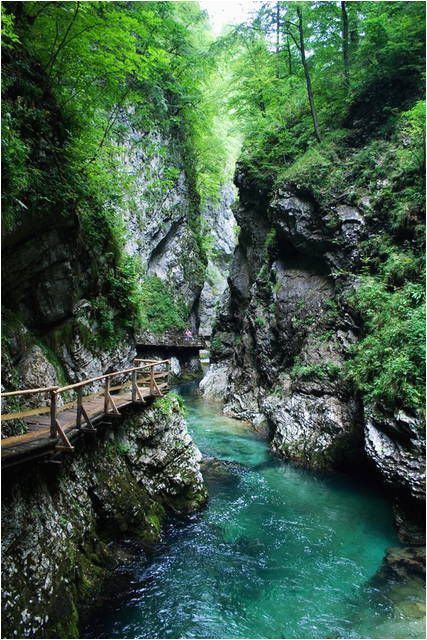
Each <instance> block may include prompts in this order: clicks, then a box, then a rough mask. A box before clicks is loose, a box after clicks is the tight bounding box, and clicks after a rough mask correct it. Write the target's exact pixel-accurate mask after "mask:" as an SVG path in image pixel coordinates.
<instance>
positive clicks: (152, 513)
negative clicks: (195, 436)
mask: <svg viewBox="0 0 427 640" xmlns="http://www.w3.org/2000/svg"><path fill="white" fill-rule="evenodd" d="M200 458H201V454H200V452H199V451H198V449H197V448H196V446H195V445H194V444H193V442H192V440H191V437H190V435H189V434H188V431H187V426H186V423H185V420H184V418H183V415H182V410H181V407H180V404H179V402H178V399H177V398H176V397H175V396H173V395H170V396H165V397H164V398H162V399H160V400H158V401H156V403H155V404H154V405H153V406H151V407H149V408H147V409H145V410H144V411H143V412H141V413H138V414H129V415H128V416H127V417H126V419H124V421H123V422H122V423H121V424H120V425H117V424H116V426H115V428H114V429H113V428H112V427H107V428H106V429H105V431H104V432H103V433H100V434H99V435H98V437H97V438H96V440H93V441H91V440H89V438H85V439H83V440H81V441H79V442H78V443H77V445H76V451H75V453H74V455H72V456H70V457H69V458H66V459H65V460H64V463H63V464H62V465H61V466H58V465H37V466H34V467H27V468H24V469H20V470H19V473H18V472H17V471H16V470H12V471H11V472H10V474H9V475H8V476H7V477H4V478H3V482H4V486H3V500H2V526H3V531H2V584H3V600H2V602H3V616H2V625H3V634H4V636H5V637H9V638H12V637H20V638H25V637H39V638H46V637H57V638H69V637H75V638H78V637H80V636H79V612H80V609H81V606H82V605H83V604H84V603H85V602H86V604H87V603H88V602H89V601H90V598H91V597H92V596H94V595H95V594H96V592H97V591H98V590H99V589H101V588H102V581H103V578H105V577H106V576H107V574H108V572H109V570H110V569H111V568H113V567H114V544H112V543H114V541H116V540H118V539H121V538H123V537H126V538H131V539H132V538H133V539H135V540H139V541H141V542H142V543H149V542H153V541H155V540H157V539H158V538H159V535H160V531H161V525H162V521H163V520H164V518H165V517H166V516H167V514H168V513H170V512H175V513H180V514H183V513H189V512H191V511H194V510H195V509H197V508H199V507H200V506H201V505H202V504H203V503H204V501H205V499H206V490H205V487H204V484H203V479H202V476H201V473H200V467H199V462H200Z"/></svg>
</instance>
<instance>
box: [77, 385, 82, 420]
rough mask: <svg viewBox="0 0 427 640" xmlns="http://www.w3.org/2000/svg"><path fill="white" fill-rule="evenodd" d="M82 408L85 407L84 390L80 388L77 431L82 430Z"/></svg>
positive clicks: (78, 393) (78, 392)
mask: <svg viewBox="0 0 427 640" xmlns="http://www.w3.org/2000/svg"><path fill="white" fill-rule="evenodd" d="M82 406H83V389H82V387H80V388H79V390H78V391H77V420H76V425H77V429H81V428H82Z"/></svg>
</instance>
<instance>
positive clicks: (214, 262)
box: [197, 184, 237, 338]
mask: <svg viewBox="0 0 427 640" xmlns="http://www.w3.org/2000/svg"><path fill="white" fill-rule="evenodd" d="M235 197H236V195H235V189H234V188H233V185H231V184H226V185H224V186H223V187H222V189H221V193H220V197H219V199H218V202H216V203H208V204H207V205H206V206H205V207H204V208H203V209H202V218H203V224H204V227H205V230H206V233H207V234H209V237H210V241H211V245H212V246H211V249H210V252H209V257H208V265H207V269H206V277H205V282H204V284H203V289H202V292H201V294H200V299H199V305H198V310H197V315H198V323H199V327H198V330H199V333H200V335H201V336H203V337H204V338H210V336H211V334H212V327H213V324H214V320H215V315H216V311H217V305H218V303H219V301H220V299H221V296H222V294H223V293H224V290H225V289H226V287H227V276H228V272H229V270H230V266H231V261H232V258H233V253H234V248H235V245H236V242H237V237H236V219H235V217H234V213H233V210H232V205H233V202H234V200H235Z"/></svg>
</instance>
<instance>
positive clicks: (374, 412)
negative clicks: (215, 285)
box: [201, 170, 425, 543]
mask: <svg viewBox="0 0 427 640" xmlns="http://www.w3.org/2000/svg"><path fill="white" fill-rule="evenodd" d="M236 184H237V186H238V188H239V203H238V206H237V207H236V210H235V215H236V219H237V222H238V224H239V226H240V229H241V231H240V236H239V243H238V246H237V248H236V251H235V254H234V258H233V262H232V266H231V271H230V276H229V279H228V288H227V290H226V292H225V294H224V296H223V300H222V304H221V308H220V310H219V312H218V315H217V320H216V325H215V328H214V332H213V338H212V354H211V362H212V365H211V367H210V370H209V371H208V373H207V374H206V376H205V378H204V380H203V381H202V383H201V389H202V393H204V394H205V395H207V396H211V397H217V398H221V399H222V400H223V401H224V412H225V413H226V414H227V415H230V416H233V417H237V418H241V419H244V420H248V421H250V422H251V423H252V424H253V425H254V426H255V428H258V429H263V430H265V431H267V432H268V433H269V437H270V439H271V446H272V448H273V449H274V450H275V451H276V452H277V453H278V454H280V455H281V456H283V457H284V458H285V459H288V460H290V461H292V462H294V463H296V464H299V465H301V466H304V467H307V468H311V469H314V470H322V469H330V468H339V469H344V470H349V469H353V470H354V471H355V473H362V474H363V475H366V474H371V473H373V474H376V476H377V478H378V481H379V482H382V483H384V484H385V485H386V486H387V487H388V488H389V490H391V491H392V493H393V495H394V497H395V504H396V523H397V525H398V527H399V531H400V534H401V537H402V540H403V541H405V542H406V543H408V542H409V543H419V542H420V539H422V536H423V534H422V531H423V529H424V527H423V525H422V514H423V512H424V509H425V484H424V478H425V462H424V460H425V439H424V436H423V429H422V419H421V416H419V415H415V414H412V413H411V412H410V411H408V410H403V409H400V410H396V411H394V412H393V411H392V410H390V409H386V408H385V407H382V406H380V405H379V403H377V404H376V405H372V403H371V404H369V403H367V402H365V401H364V400H363V398H362V396H361V395H360V393H359V392H358V391H357V390H356V389H355V387H354V386H353V385H352V383H351V381H350V380H349V377H348V375H346V369H345V363H346V361H347V359H348V357H349V354H350V353H351V349H352V346H353V345H354V344H355V343H356V342H357V340H358V336H359V334H360V329H359V326H358V324H357V319H355V317H354V314H352V313H351V309H350V308H349V305H348V302H347V301H348V296H349V294H350V293H351V291H354V290H355V289H356V288H357V286H358V277H357V272H358V270H360V265H361V259H362V253H361V251H362V250H361V247H362V246H363V240H364V239H365V238H366V236H367V235H368V234H369V232H370V224H371V222H370V220H371V219H372V218H371V217H370V216H369V215H368V213H367V212H368V210H369V198H368V197H367V196H366V195H364V196H361V197H360V200H359V202H358V205H357V206H355V205H353V204H351V205H350V204H345V203H344V202H342V203H341V204H339V205H336V206H330V205H329V206H324V207H323V206H322V203H320V202H318V201H317V200H316V198H315V197H314V195H313V194H311V193H310V192H308V191H305V190H303V189H302V188H300V187H298V186H297V185H295V184H291V183H286V184H283V185H282V186H281V187H280V188H276V189H275V190H274V189H273V191H272V190H271V187H268V186H267V187H266V186H265V185H260V184H258V183H256V182H255V181H254V180H253V179H251V178H250V177H248V175H247V173H246V172H245V171H244V170H238V171H237V173H236ZM402 505H404V507H402ZM420 514H421V515H420ZM414 522H415V523H416V524H415V525H414ZM405 523H406V524H405Z"/></svg>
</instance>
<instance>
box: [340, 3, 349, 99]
mask: <svg viewBox="0 0 427 640" xmlns="http://www.w3.org/2000/svg"><path fill="white" fill-rule="evenodd" d="M341 28H342V58H343V64H344V85H345V90H346V92H347V93H349V91H350V63H349V55H348V15H347V3H346V2H341Z"/></svg>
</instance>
